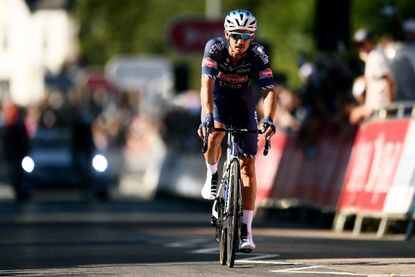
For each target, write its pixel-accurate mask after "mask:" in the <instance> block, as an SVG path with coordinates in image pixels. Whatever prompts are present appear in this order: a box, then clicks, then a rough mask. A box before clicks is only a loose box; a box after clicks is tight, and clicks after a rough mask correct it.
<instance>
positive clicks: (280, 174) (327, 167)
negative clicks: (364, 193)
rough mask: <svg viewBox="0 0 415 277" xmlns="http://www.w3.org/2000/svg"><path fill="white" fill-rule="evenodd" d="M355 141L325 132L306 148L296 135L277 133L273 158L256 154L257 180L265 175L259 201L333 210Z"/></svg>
mask: <svg viewBox="0 0 415 277" xmlns="http://www.w3.org/2000/svg"><path fill="white" fill-rule="evenodd" d="M352 142H353V141H352V140H350V139H344V138H341V137H340V136H336V135H327V136H323V135H322V136H321V137H320V139H319V140H318V142H317V143H316V144H315V145H313V146H310V147H309V148H304V146H302V142H301V140H300V139H299V138H298V137H297V136H291V135H281V134H279V135H278V136H274V137H273V141H272V148H271V149H272V150H271V152H270V153H272V154H271V157H269V158H268V157H261V156H260V155H258V156H257V166H256V168H257V178H258V180H259V178H260V176H262V179H261V181H258V186H257V201H261V200H263V199H272V200H288V201H293V202H292V203H293V204H298V203H300V204H313V205H315V206H319V207H324V208H329V209H333V210H334V209H335V207H336V204H337V200H338V197H339V195H340V192H341V188H342V184H343V177H344V173H345V171H346V168H347V164H348V160H349V156H350V152H351V148H352ZM260 149H261V146H260ZM260 151H262V150H260ZM307 151H310V152H307ZM259 203H260V202H259Z"/></svg>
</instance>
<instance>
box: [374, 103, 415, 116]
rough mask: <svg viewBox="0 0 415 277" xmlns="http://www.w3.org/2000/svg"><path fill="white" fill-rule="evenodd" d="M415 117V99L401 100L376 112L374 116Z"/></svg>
mask: <svg viewBox="0 0 415 277" xmlns="http://www.w3.org/2000/svg"><path fill="white" fill-rule="evenodd" d="M407 117H415V101H400V102H393V103H392V104H390V105H388V106H386V107H384V108H381V109H379V110H377V111H375V112H374V114H373V116H372V117H371V119H372V118H382V119H389V118H407Z"/></svg>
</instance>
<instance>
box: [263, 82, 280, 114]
mask: <svg viewBox="0 0 415 277" xmlns="http://www.w3.org/2000/svg"><path fill="white" fill-rule="evenodd" d="M263 93H264V105H263V109H264V118H267V117H269V118H271V119H274V117H275V114H276V112H277V92H276V91H275V88H274V87H272V88H270V89H267V90H264V91H263Z"/></svg>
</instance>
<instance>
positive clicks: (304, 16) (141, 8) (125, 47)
mask: <svg viewBox="0 0 415 277" xmlns="http://www.w3.org/2000/svg"><path fill="white" fill-rule="evenodd" d="M316 1H317V0H256V1H254V0H222V11H223V14H226V13H227V12H228V11H230V10H233V9H238V8H243V9H249V10H251V11H252V12H254V14H255V15H256V16H257V19H258V34H257V38H256V39H257V40H258V41H261V42H265V43H266V45H268V46H269V50H270V53H271V58H272V66H273V69H274V70H275V71H280V72H284V73H286V74H287V75H288V79H289V85H290V86H292V87H294V86H296V85H297V84H298V81H299V80H298V74H297V69H298V57H299V54H300V53H303V52H305V53H308V54H313V53H315V45H314V38H313V30H312V28H313V24H314V14H315V4H316ZM333 1H340V0H333ZM351 3H352V8H351V17H352V18H351V19H352V26H351V30H352V31H354V30H355V29H357V28H358V27H361V26H367V27H371V28H372V29H373V30H375V31H377V32H378V33H380V34H381V33H393V34H397V36H398V35H399V28H400V24H401V21H402V19H403V18H407V17H410V16H412V17H414V14H415V1H413V0H395V1H393V0H351ZM387 3H392V4H394V5H395V6H396V7H397V9H398V14H397V16H395V17H394V18H387V17H385V16H382V15H381V14H380V13H379V11H380V9H381V7H382V6H384V5H385V4H387ZM204 13H205V0H179V1H175V0H139V1H137V0H123V1H119V0H105V1H102V0H77V1H76V2H75V5H74V7H73V14H74V17H75V18H76V20H77V22H78V24H79V28H80V48H81V51H82V54H83V55H84V57H85V58H86V59H87V61H88V62H90V63H92V64H95V65H104V64H105V62H106V61H107V60H108V59H109V58H111V57H112V56H114V55H116V54H118V53H141V54H156V55H165V56H167V57H170V58H171V59H172V60H174V61H177V60H178V61H180V62H186V63H188V64H189V67H190V72H191V76H190V77H191V82H190V84H191V87H193V88H195V89H198V88H199V85H200V84H199V83H200V60H201V56H202V53H200V55H190V56H183V54H180V53H177V52H175V51H174V50H172V49H169V48H168V44H167V39H166V37H167V32H168V27H169V24H170V23H171V22H172V21H173V20H175V19H176V18H178V17H181V18H183V17H184V18H186V17H193V18H195V17H203V16H204ZM223 17H224V15H223Z"/></svg>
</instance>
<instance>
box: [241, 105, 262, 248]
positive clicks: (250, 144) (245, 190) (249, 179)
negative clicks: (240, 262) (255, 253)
mask: <svg viewBox="0 0 415 277" xmlns="http://www.w3.org/2000/svg"><path fill="white" fill-rule="evenodd" d="M247 113H248V114H247V118H248V122H247V123H246V125H245V126H246V127H247V128H248V129H256V128H257V126H258V121H257V115H256V112H255V110H254V109H253V108H252V107H250V108H249V105H248V111H247ZM239 146H240V148H241V149H242V152H243V157H242V158H241V159H240V163H241V179H242V183H243V187H242V209H243V217H242V227H241V245H240V248H241V250H242V251H247V252H249V251H251V250H252V249H254V248H255V244H254V242H253V238H252V219H253V215H254V209H255V197H256V174H255V155H256V152H257V150H258V135H257V134H252V133H250V134H243V135H242V136H241V138H240V145H239Z"/></svg>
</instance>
